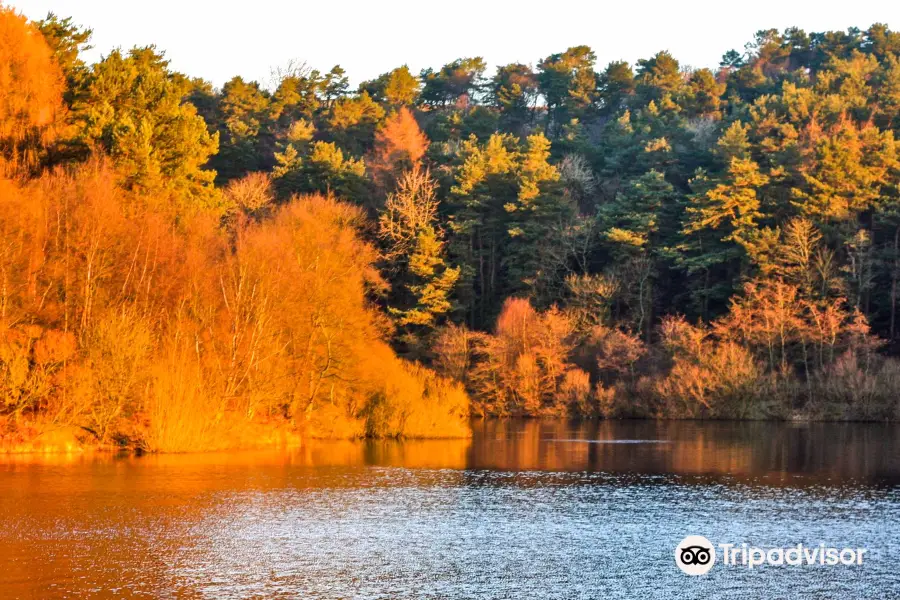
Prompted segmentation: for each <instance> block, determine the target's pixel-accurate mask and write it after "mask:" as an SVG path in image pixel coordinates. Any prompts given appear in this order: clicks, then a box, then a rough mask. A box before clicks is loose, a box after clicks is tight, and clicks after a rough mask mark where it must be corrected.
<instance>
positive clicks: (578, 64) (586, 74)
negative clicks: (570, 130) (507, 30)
mask: <svg viewBox="0 0 900 600" xmlns="http://www.w3.org/2000/svg"><path fill="white" fill-rule="evenodd" d="M596 61H597V56H596V55H595V54H594V51H593V50H591V49H590V48H589V47H588V46H575V47H572V48H569V49H568V50H566V51H565V52H563V53H561V54H551V55H550V56H548V57H547V58H544V59H542V60H541V61H540V62H539V63H538V75H537V80H538V85H539V87H540V91H541V95H543V97H544V101H545V102H546V103H547V113H548V117H549V118H548V121H547V127H548V129H547V131H548V132H549V131H550V129H549V128H550V125H551V123H552V124H553V126H554V129H553V131H554V134H555V135H559V134H560V132H561V131H562V126H563V124H565V123H568V122H569V121H570V120H571V119H584V118H585V116H587V115H588V113H589V112H590V110H591V109H593V107H594V104H595V102H596V101H597V74H596V73H595V72H594V63H595V62H596Z"/></svg>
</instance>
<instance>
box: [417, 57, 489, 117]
mask: <svg viewBox="0 0 900 600" xmlns="http://www.w3.org/2000/svg"><path fill="white" fill-rule="evenodd" d="M486 68H487V65H486V64H485V62H484V59H482V58H481V57H480V56H476V57H474V58H458V59H456V60H455V61H453V62H451V63H448V64H446V65H444V66H443V67H441V69H440V70H439V71H434V70H432V69H425V70H423V71H422V73H421V75H420V77H421V79H422V93H421V95H420V96H419V101H420V102H422V103H423V104H425V105H427V106H433V107H434V106H442V107H443V106H447V105H450V104H456V103H462V104H463V105H464V106H468V105H469V104H470V103H472V101H473V96H474V95H476V94H477V93H478V91H479V90H480V88H481V77H482V75H484V71H485V69H486Z"/></svg>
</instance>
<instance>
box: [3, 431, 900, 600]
mask: <svg viewBox="0 0 900 600" xmlns="http://www.w3.org/2000/svg"><path fill="white" fill-rule="evenodd" d="M473 426H474V436H473V438H472V439H470V440H435V441H406V442H397V441H393V442H373V441H369V442H314V443H310V444H309V445H307V446H304V447H302V448H300V449H297V450H292V451H278V452H275V451H271V452H270V451H266V452H241V453H223V454H191V455H156V456H141V457H135V456H127V457H112V456H100V457H96V456H94V457H91V456H83V457H81V456H69V455H57V456H51V455H48V456H26V455H18V456H5V457H3V456H0V490H2V494H0V598H4V599H6V598H82V597H98V598H141V597H147V598H176V597H177V598H607V597H608V598H620V597H621V598H626V597H639V598H645V599H646V598H703V597H709V598H713V597H737V596H741V597H748V598H751V597H755V598H759V597H792V598H799V597H806V598H890V597H900V575H898V574H900V568H898V566H897V565H898V560H900V426H898V425H885V424H855V423H854V424H805V423H804V424H795V423H789V424H786V423H761V422H741V423H735V422H655V421H624V422H599V423H597V422H594V423H581V424H570V423H567V422H563V421H518V420H510V421H476V422H475V423H474V425H473ZM691 534H694V535H702V536H705V537H706V538H708V539H709V540H710V541H711V542H712V543H713V544H718V543H726V542H727V543H735V544H737V546H738V547H740V545H741V544H742V543H746V544H748V545H753V546H758V547H762V548H773V547H779V548H780V547H789V546H796V545H797V544H798V543H802V544H804V545H805V546H816V547H818V545H819V544H823V543H824V544H825V545H826V546H835V547H844V546H846V547H853V548H860V547H862V548H866V549H867V553H866V554H865V562H864V563H863V564H861V565H853V566H846V565H838V566H828V565H820V564H813V565H803V566H772V565H764V566H762V567H757V568H755V569H748V568H746V567H743V566H726V565H723V564H721V562H720V563H719V564H715V565H714V566H713V568H712V570H711V571H710V572H709V573H708V574H707V575H703V576H698V577H691V576H688V575H685V574H683V573H682V572H681V571H680V570H679V569H678V567H677V566H676V564H675V560H674V552H675V548H676V546H677V545H678V543H679V542H680V541H681V540H682V538H684V537H685V536H687V535H691ZM719 560H721V559H719Z"/></svg>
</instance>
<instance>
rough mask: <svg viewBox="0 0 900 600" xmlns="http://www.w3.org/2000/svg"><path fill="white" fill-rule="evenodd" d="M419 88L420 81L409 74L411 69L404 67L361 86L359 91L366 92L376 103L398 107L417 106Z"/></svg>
mask: <svg viewBox="0 0 900 600" xmlns="http://www.w3.org/2000/svg"><path fill="white" fill-rule="evenodd" d="M419 87H420V83H419V80H418V79H417V78H416V77H415V76H414V75H413V74H412V73H410V72H409V67H407V66H406V65H403V66H402V67H397V68H396V69H394V70H393V71H390V72H389V73H384V74H383V75H379V76H378V78H377V79H374V80H372V81H366V82H364V83H362V84H360V86H359V91H360V92H366V93H367V94H369V95H370V96H371V97H372V99H373V100H375V101H376V102H385V103H387V104H388V105H389V106H394V107H397V106H411V105H413V104H415V102H416V100H417V99H418V98H419Z"/></svg>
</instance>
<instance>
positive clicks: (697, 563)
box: [675, 535, 716, 575]
mask: <svg viewBox="0 0 900 600" xmlns="http://www.w3.org/2000/svg"><path fill="white" fill-rule="evenodd" d="M675 564H676V565H678V568H679V569H681V570H682V571H684V572H685V573H687V574H688V575H705V574H706V573H708V572H709V570H710V569H712V567H713V565H714V564H716V551H715V549H714V548H713V545H712V542H710V541H709V540H708V539H706V538H705V537H703V536H702V535H689V536H687V537H686V538H684V539H683V540H681V543H680V544H678V547H677V548H675Z"/></svg>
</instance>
